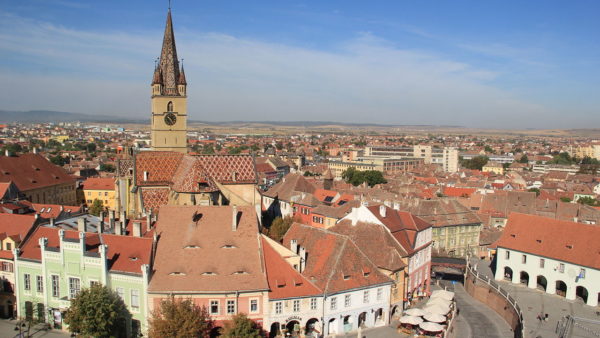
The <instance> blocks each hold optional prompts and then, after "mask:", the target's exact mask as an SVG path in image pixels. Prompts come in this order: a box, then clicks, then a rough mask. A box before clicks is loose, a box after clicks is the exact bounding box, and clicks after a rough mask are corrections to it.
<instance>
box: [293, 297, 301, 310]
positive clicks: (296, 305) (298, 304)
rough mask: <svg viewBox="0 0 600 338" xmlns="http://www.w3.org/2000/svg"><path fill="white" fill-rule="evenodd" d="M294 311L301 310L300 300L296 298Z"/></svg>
mask: <svg viewBox="0 0 600 338" xmlns="http://www.w3.org/2000/svg"><path fill="white" fill-rule="evenodd" d="M293 309H294V312H300V300H298V299H296V300H294V308H293Z"/></svg>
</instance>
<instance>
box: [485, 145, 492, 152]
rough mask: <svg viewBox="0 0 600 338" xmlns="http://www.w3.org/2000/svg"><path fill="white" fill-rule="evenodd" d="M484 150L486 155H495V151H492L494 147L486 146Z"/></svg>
mask: <svg viewBox="0 0 600 338" xmlns="http://www.w3.org/2000/svg"><path fill="white" fill-rule="evenodd" d="M484 150H485V152H486V153H490V154H493V153H494V149H492V147H490V146H489V145H486V146H485V147H484Z"/></svg>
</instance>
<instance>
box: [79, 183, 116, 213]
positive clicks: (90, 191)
mask: <svg viewBox="0 0 600 338" xmlns="http://www.w3.org/2000/svg"><path fill="white" fill-rule="evenodd" d="M116 195H117V194H116V190H115V179H114V178H88V179H87V180H85V182H83V196H84V198H85V204H87V206H88V207H91V206H92V204H93V203H94V200H100V201H102V205H103V206H104V207H105V208H107V209H109V210H116V205H117V204H116Z"/></svg>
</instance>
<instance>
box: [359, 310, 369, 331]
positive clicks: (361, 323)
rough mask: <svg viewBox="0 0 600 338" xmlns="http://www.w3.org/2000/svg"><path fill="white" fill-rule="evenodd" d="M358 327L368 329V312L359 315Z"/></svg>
mask: <svg viewBox="0 0 600 338" xmlns="http://www.w3.org/2000/svg"><path fill="white" fill-rule="evenodd" d="M358 327H362V328H365V327H367V313H366V312H361V313H360V314H359V315H358Z"/></svg>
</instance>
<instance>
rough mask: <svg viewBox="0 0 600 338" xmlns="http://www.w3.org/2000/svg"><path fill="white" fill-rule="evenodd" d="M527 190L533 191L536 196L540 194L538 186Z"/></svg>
mask: <svg viewBox="0 0 600 338" xmlns="http://www.w3.org/2000/svg"><path fill="white" fill-rule="evenodd" d="M527 191H529V192H534V193H535V195H536V196H539V195H540V189H539V188H530V189H529V190H527Z"/></svg>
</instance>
